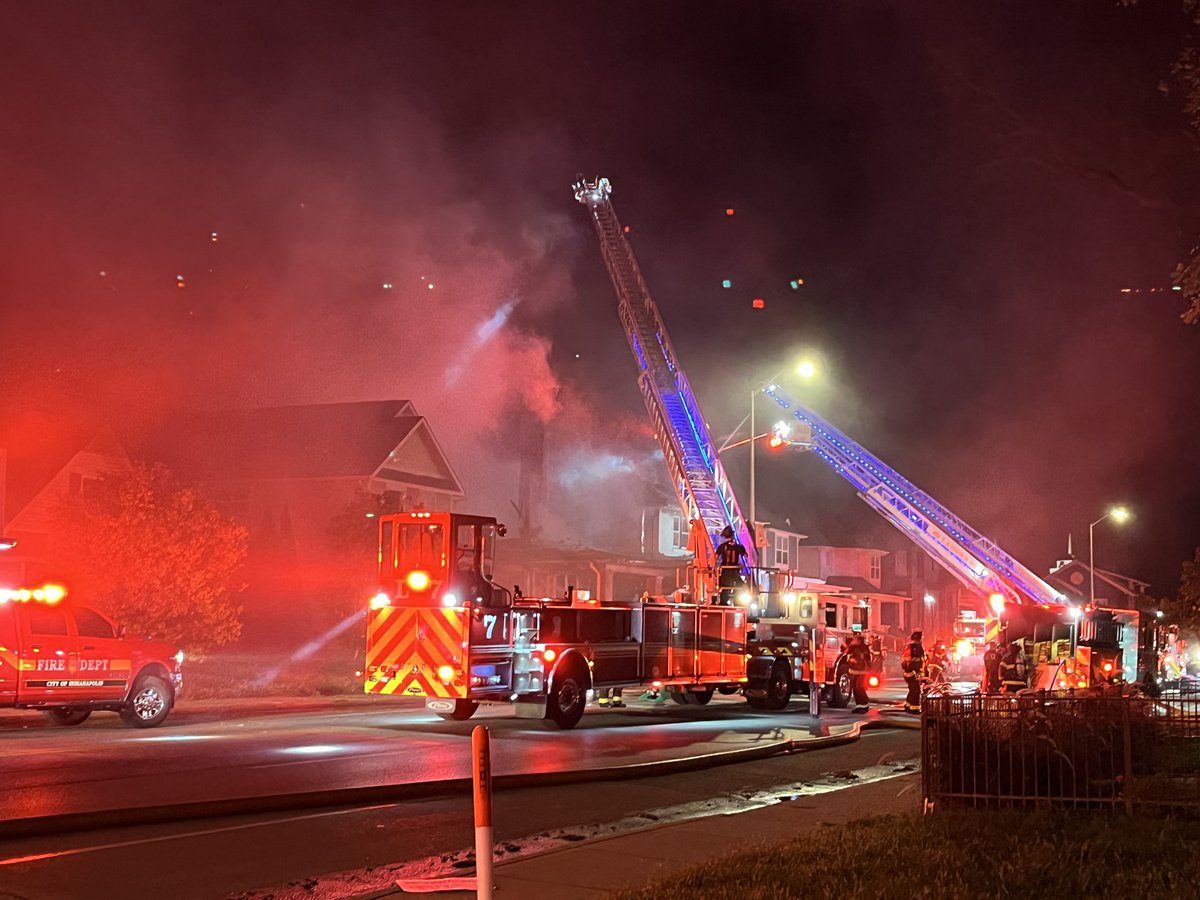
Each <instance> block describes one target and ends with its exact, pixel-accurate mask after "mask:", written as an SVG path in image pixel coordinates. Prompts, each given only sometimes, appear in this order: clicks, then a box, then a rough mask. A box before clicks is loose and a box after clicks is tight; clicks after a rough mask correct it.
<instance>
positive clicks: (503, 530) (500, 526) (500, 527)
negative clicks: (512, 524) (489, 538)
mask: <svg viewBox="0 0 1200 900" xmlns="http://www.w3.org/2000/svg"><path fill="white" fill-rule="evenodd" d="M496 534H498V535H500V537H504V536H505V535H506V534H508V526H507V525H505V524H504V523H503V522H499V523H497V525H496Z"/></svg>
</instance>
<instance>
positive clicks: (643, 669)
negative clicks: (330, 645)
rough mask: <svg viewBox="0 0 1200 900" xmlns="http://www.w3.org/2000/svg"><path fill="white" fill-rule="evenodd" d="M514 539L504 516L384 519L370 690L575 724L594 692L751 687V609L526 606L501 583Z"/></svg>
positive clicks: (370, 636) (648, 604)
mask: <svg viewBox="0 0 1200 900" xmlns="http://www.w3.org/2000/svg"><path fill="white" fill-rule="evenodd" d="M502 533H503V526H502V525H498V524H497V523H496V520H495V519H490V518H486V517H482V516H468V515H460V514H458V513H432V512H409V513H399V514H396V515H391V516H383V517H382V518H381V520H380V530H379V534H380V540H379V583H380V585H381V590H380V592H379V594H377V595H376V596H375V597H374V598H373V599H372V601H371V604H370V606H371V611H370V613H369V617H368V624H367V650H366V669H365V672H364V674H365V685H364V689H365V691H366V692H367V693H369V694H383V695H396V696H408V697H424V698H426V706H427V707H428V708H429V709H431V710H432V711H434V712H436V713H437V714H438V715H440V716H442V717H443V718H447V719H467V718H470V716H471V715H473V714H474V712H475V710H476V709H477V708H478V706H479V704H480V703H481V702H484V701H505V702H507V701H513V702H515V703H516V712H517V715H518V716H526V717H534V718H546V719H549V720H551V721H552V722H553V723H555V724H556V725H558V726H559V727H560V728H572V727H574V726H575V725H576V724H577V723H578V722H579V719H580V718H581V717H582V716H583V710H584V706H585V705H586V704H587V701H588V692H589V691H604V690H607V689H610V688H611V689H621V688H625V687H633V686H650V685H653V686H655V687H660V688H662V689H665V690H667V691H669V692H670V693H671V695H672V697H673V698H674V699H676V700H677V701H678V702H681V703H697V704H703V703H707V702H708V701H709V700H711V699H712V696H713V693H714V692H715V691H716V690H718V689H720V690H723V691H726V692H733V691H736V690H738V689H739V688H741V687H742V686H743V684H744V683H745V680H746V653H747V628H748V625H749V615H748V612H747V610H746V609H745V608H744V607H740V606H732V607H728V606H710V605H698V604H696V603H693V602H676V601H675V600H674V597H675V596H676V595H673V597H672V598H671V599H668V598H662V597H660V598H650V599H645V600H642V601H638V602H632V603H614V602H606V603H600V602H598V601H597V600H596V599H595V598H592V597H591V596H590V595H589V594H588V592H586V591H580V590H574V591H572V592H571V594H570V596H567V597H562V598H530V597H523V596H520V595H519V594H518V593H516V592H515V591H510V590H508V589H507V588H504V587H501V586H500V585H497V584H495V583H494V582H493V581H492V570H493V562H494V559H495V546H496V538H497V536H498V535H499V534H502ZM678 596H683V595H678ZM786 702H787V701H786V699H785V700H784V703H786Z"/></svg>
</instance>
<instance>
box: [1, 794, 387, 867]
mask: <svg viewBox="0 0 1200 900" xmlns="http://www.w3.org/2000/svg"><path fill="white" fill-rule="evenodd" d="M397 805H399V804H396V803H377V804H374V805H373V806H356V807H354V808H352V809H335V810H328V811H326V812H318V813H306V814H305V815H301V816H288V817H287V818H284V819H269V820H266V821H263V822H247V823H245V824H243V825H224V826H222V827H220V828H205V829H202V830H200V831H181V832H178V833H177V834H163V835H157V836H155V837H148V838H139V839H137V840H135V841H116V842H114V843H111V844H97V845H96V846H94V847H75V848H74V849H71V850H56V851H53V852H51V853H31V854H29V855H28V856H10V857H8V858H7V859H0V866H16V865H20V864H21V863H31V862H41V861H43V860H48V859H61V858H63V857H66V856H80V855H82V854H84V853H99V852H103V851H105V850H119V849H121V848H123V847H139V846H141V845H143V844H159V843H162V842H163V841H175V840H180V839H185V838H195V837H205V836H207V835H210V834H224V833H226V832H230V831H246V830H249V829H251V828H263V827H266V826H273V825H286V824H288V823H290V822H303V821H305V820H307V819H322V818H326V817H328V816H344V815H348V814H350V813H360V812H371V811H372V810H377V809H391V808H393V807H395V806H397Z"/></svg>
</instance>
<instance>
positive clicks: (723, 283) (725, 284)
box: [721, 278, 733, 288]
mask: <svg viewBox="0 0 1200 900" xmlns="http://www.w3.org/2000/svg"><path fill="white" fill-rule="evenodd" d="M721 287H723V288H731V287H733V282H732V281H730V280H729V279H728V278H722V279H721Z"/></svg>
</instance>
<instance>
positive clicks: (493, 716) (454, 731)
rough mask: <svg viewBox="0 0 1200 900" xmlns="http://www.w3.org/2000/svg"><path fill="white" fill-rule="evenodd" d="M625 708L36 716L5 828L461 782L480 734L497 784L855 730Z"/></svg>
mask: <svg viewBox="0 0 1200 900" xmlns="http://www.w3.org/2000/svg"><path fill="white" fill-rule="evenodd" d="M893 699H894V698H893ZM373 701H374V702H373ZM630 703H631V706H630V708H628V709H624V710H612V711H609V710H601V709H598V708H592V709H590V710H589V712H588V714H587V715H586V716H585V718H584V720H583V721H582V722H581V723H580V725H579V726H578V727H577V728H576V729H574V730H572V731H567V732H563V731H558V730H557V729H554V728H552V727H549V726H547V725H546V724H545V723H542V722H539V721H536V720H533V721H531V720H526V719H516V718H513V717H512V716H511V715H510V710H509V709H508V708H507V707H498V708H494V709H488V708H485V709H481V710H480V712H479V713H478V714H477V715H476V717H475V718H474V719H472V720H471V721H469V722H445V721H442V720H441V719H439V718H437V717H436V716H432V715H429V714H427V713H426V712H425V711H424V709H423V708H422V707H421V706H420V702H419V701H411V700H399V701H392V700H385V701H382V702H379V701H378V698H357V700H356V701H355V702H351V701H344V702H340V703H339V702H333V701H329V702H321V701H318V702H317V703H316V704H315V707H316V708H313V707H314V704H313V702H311V701H305V702H302V703H301V704H300V706H299V708H293V707H291V706H289V705H288V704H287V703H282V704H280V705H279V706H278V707H277V708H275V709H266V710H264V709H263V708H262V707H261V706H255V705H245V704H243V705H240V706H239V705H237V704H235V705H232V706H228V707H226V706H222V705H220V704H212V703H209V704H191V705H189V704H187V703H182V704H181V705H180V708H179V709H178V710H177V711H176V713H175V714H174V715H173V716H172V718H170V719H168V721H167V723H166V724H165V725H164V726H162V727H159V728H157V729H153V730H149V731H142V730H138V729H131V728H128V727H125V726H124V725H122V724H121V723H120V721H119V720H118V719H117V717H116V716H113V715H109V716H104V715H102V714H97V715H95V716H93V717H92V718H91V719H90V720H89V721H88V722H86V723H85V724H83V725H81V726H78V727H75V728H54V727H49V726H43V724H42V719H41V717H40V716H38V715H36V714H28V713H26V714H23V715H5V716H3V717H0V735H2V736H3V738H2V739H3V740H4V748H5V752H4V754H3V758H2V760H0V777H2V778H3V783H4V785H5V787H6V790H5V791H4V792H3V794H2V795H0V820H8V821H11V820H18V819H29V818H34V817H44V816H61V815H69V814H80V813H89V812H94V811H97V810H112V809H124V808H131V807H151V806H161V805H174V804H182V803H196V802H201V801H212V800H230V799H233V798H247V797H262V796H277V795H295V794H299V793H303V792H315V791H329V790H337V789H345V788H364V787H370V786H376V785H402V784H418V783H428V782H435V781H442V780H446V779H452V778H466V777H469V775H470V767H469V764H470V758H469V737H470V733H471V730H472V728H473V727H474V726H475V725H477V724H480V723H483V724H486V725H488V726H489V728H490V729H491V731H492V759H493V770H494V771H495V773H496V774H497V775H501V776H503V775H506V774H516V773H548V772H564V771H578V770H580V769H587V768H598V767H607V766H623V765H629V764H634V763H644V762H650V761H658V760H669V759H680V758H684V757H694V756H702V755H707V754H712V753H717V752H721V751H728V750H734V749H740V748H748V747H754V746H761V745H763V744H768V743H771V742H775V741H781V740H786V739H789V738H790V739H795V740H802V739H805V738H807V737H811V736H812V735H813V734H814V732H815V731H817V730H820V729H829V728H832V729H833V730H834V731H835V732H836V731H837V730H838V728H839V726H840V727H845V726H846V725H847V724H848V723H850V722H852V721H854V720H855V718H858V719H861V718H862V717H861V716H860V717H854V716H852V715H851V714H849V713H846V712H843V711H835V710H828V711H827V712H826V714H825V715H823V716H822V719H821V721H820V722H819V723H818V722H817V721H816V720H813V719H812V718H811V717H809V716H807V715H805V714H804V713H805V712H806V711H807V705H806V701H805V702H804V703H802V702H801V701H793V703H792V705H791V707H790V708H789V709H788V710H785V711H783V712H777V713H771V712H763V711H756V710H752V709H750V708H749V707H748V706H747V705H746V703H745V702H744V700H742V699H741V698H737V697H733V698H717V699H714V700H713V702H712V703H711V704H709V705H708V706H706V707H695V706H679V705H676V704H673V703H669V702H668V703H667V704H665V705H662V706H657V707H655V706H654V705H652V704H648V703H639V702H638V701H630Z"/></svg>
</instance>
